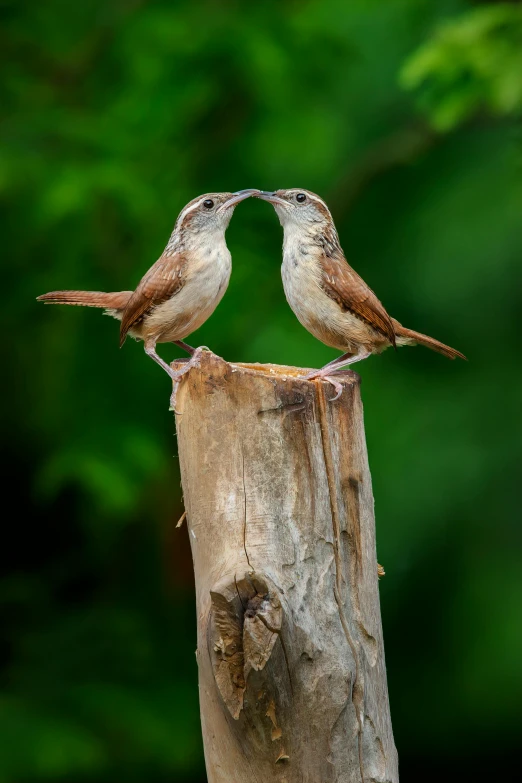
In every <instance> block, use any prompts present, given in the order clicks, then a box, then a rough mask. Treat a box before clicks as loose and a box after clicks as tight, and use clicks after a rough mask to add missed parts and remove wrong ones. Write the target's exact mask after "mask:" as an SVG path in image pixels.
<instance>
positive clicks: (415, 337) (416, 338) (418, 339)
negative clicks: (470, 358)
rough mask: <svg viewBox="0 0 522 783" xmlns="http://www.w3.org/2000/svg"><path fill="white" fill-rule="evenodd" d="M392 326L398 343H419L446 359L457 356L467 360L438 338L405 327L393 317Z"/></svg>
mask: <svg viewBox="0 0 522 783" xmlns="http://www.w3.org/2000/svg"><path fill="white" fill-rule="evenodd" d="M393 326H394V329H395V334H396V335H397V337H398V340H397V342H398V344H399V345H400V344H401V343H402V344H403V345H414V344H415V343H418V344H419V345H424V346H426V348H431V350H432V351H437V353H441V354H442V355H443V356H447V357H448V359H457V357H458V358H459V359H464V360H465V361H467V359H466V357H465V356H464V354H463V353H461V352H460V351H457V350H456V349H455V348H451V347H450V346H449V345H445V344H444V343H441V342H439V340H435V338H434V337H428V335H427V334H421V333H420V332H415V331H413V329H406V327H405V326H401V324H399V323H398V322H397V321H395V319H393Z"/></svg>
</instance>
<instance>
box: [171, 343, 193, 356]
mask: <svg viewBox="0 0 522 783" xmlns="http://www.w3.org/2000/svg"><path fill="white" fill-rule="evenodd" d="M174 345H177V346H178V348H183V350H184V351H186V352H187V353H189V354H190V355H191V356H192V355H193V354H194V351H195V350H196V349H195V348H193V347H192V346H191V345H189V344H188V343H184V342H183V340H174Z"/></svg>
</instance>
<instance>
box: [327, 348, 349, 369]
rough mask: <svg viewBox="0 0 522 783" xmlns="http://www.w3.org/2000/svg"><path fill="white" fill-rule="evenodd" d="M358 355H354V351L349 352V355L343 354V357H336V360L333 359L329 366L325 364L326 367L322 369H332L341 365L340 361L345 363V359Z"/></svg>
mask: <svg viewBox="0 0 522 783" xmlns="http://www.w3.org/2000/svg"><path fill="white" fill-rule="evenodd" d="M356 355H357V354H354V352H353V351H348V353H343V355H342V356H336V358H335V359H332V361H331V362H328V364H325V365H324V367H321V369H322V370H325V369H326V368H327V367H331V366H332V364H339V362H340V361H344V360H345V359H350V358H351V357H352V356H356Z"/></svg>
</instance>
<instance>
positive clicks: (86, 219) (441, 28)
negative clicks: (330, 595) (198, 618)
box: [0, 0, 522, 783]
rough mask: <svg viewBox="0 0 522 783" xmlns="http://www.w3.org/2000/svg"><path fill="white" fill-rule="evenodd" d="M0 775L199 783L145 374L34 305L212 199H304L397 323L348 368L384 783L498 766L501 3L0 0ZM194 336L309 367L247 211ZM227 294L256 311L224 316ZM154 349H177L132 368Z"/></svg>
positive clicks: (182, 537)
mask: <svg viewBox="0 0 522 783" xmlns="http://www.w3.org/2000/svg"><path fill="white" fill-rule="evenodd" d="M0 10H1V13H2V25H1V32H0V44H1V45H0V57H1V58H2V61H3V62H2V64H3V79H2V88H1V104H0V105H1V111H2V123H1V126H0V140H1V146H0V197H1V199H2V206H3V210H2V218H1V237H2V250H3V253H2V254H3V257H4V264H3V272H2V275H3V286H2V289H3V292H4V295H3V298H2V308H1V317H2V321H3V325H2V333H3V335H4V338H3V351H2V353H3V359H2V365H3V378H4V381H3V387H4V392H5V394H4V397H5V401H4V404H3V406H2V417H3V422H2V423H3V432H4V434H5V443H4V447H3V452H2V453H3V467H2V475H3V477H4V479H5V482H6V485H5V489H4V491H3V503H4V515H3V517H4V521H3V524H2V534H3V535H2V537H3V541H2V546H1V548H0V563H1V567H2V580H1V583H0V611H1V629H0V664H1V667H0V677H1V696H0V783H40V782H42V783H43V782H44V781H56V782H57V783H59V782H64V783H80V782H82V783H87V782H89V783H111V782H112V781H118V783H122V782H123V783H132V782H133V781H140V782H142V781H147V783H162V782H163V781H165V782H166V781H198V782H199V781H204V779H205V773H204V765H203V760H202V749H201V741H200V730H199V713H198V692H197V672H196V662H195V656H194V650H195V645H196V634H195V616H194V615H195V611H194V588H193V581H192V571H191V561H190V552H189V547H188V542H187V538H186V531H185V528H184V527H183V528H181V529H179V530H176V529H175V525H176V522H177V520H178V518H179V516H180V515H181V513H182V510H183V508H182V500H181V490H180V484H179V468H178V460H177V457H176V448H177V447H176V443H175V438H174V422H173V417H172V414H170V413H169V412H168V398H169V392H170V388H169V381H168V379H167V377H166V376H165V374H164V373H162V372H161V370H160V369H159V368H158V367H157V366H155V365H154V363H153V362H151V361H150V360H149V359H147V358H146V357H145V356H144V354H143V350H142V346H141V345H138V344H135V343H133V342H132V341H128V342H127V344H126V345H125V347H124V350H122V351H119V350H118V326H117V324H116V323H115V322H114V321H112V320H110V319H108V318H102V317H101V314H100V313H99V312H95V311H92V310H83V309H79V308H78V309H70V308H58V307H56V308H44V307H43V306H41V305H38V304H37V303H36V302H35V297H36V296H37V295H38V294H41V293H43V292H46V291H49V290H53V289H56V288H84V289H94V290H107V291H111V290H121V289H129V288H132V287H133V286H134V285H135V284H136V283H137V282H138V280H139V278H140V277H141V275H142V274H143V273H144V272H145V270H146V269H147V268H148V267H149V266H150V265H151V264H152V263H153V262H154V261H155V259H156V258H157V257H158V255H159V254H160V252H161V250H162V249H163V247H164V245H165V243H166V240H167V238H168V236H169V233H170V231H171V228H172V225H173V223H174V220H175V218H176V215H177V213H178V212H179V211H180V210H181V208H182V207H183V206H184V204H185V203H186V202H187V201H189V200H190V199H191V198H193V197H194V196H196V195H198V194H200V193H203V192H205V191H212V190H236V189H239V188H247V187H259V188H262V189H274V188H279V187H304V188H309V189H312V190H314V191H316V192H318V193H319V194H321V195H322V196H323V197H324V198H325V199H326V200H327V202H328V203H329V205H330V207H331V209H332V212H333V215H334V218H335V220H336V223H337V227H338V229H339V232H340V235H341V242H342V244H343V247H344V249H345V251H346V254H347V257H348V258H349V259H350V260H351V262H352V263H353V265H354V266H355V268H356V269H357V270H358V271H359V272H360V273H361V274H362V276H363V277H364V278H365V279H366V281H367V282H368V283H369V284H370V285H371V286H372V287H373V288H374V289H375V291H376V292H377V294H378V296H379V297H380V298H381V299H382V301H383V302H384V304H385V306H386V307H387V308H388V310H389V311H390V312H391V313H392V314H393V315H394V316H395V317H396V318H398V319H399V320H401V321H402V322H403V323H405V324H406V325H407V326H410V327H412V328H415V329H418V330H421V331H424V332H426V333H428V334H431V335H433V336H435V337H437V338H439V339H441V340H443V341H445V342H447V343H449V344H451V345H453V346H455V347H456V348H459V349H460V350H462V351H463V352H464V353H466V354H467V355H468V357H469V363H464V362H449V361H447V360H446V359H444V358H443V357H441V356H439V355H437V354H434V353H431V352H429V351H427V350H424V349H421V348H416V349H414V350H413V349H403V350H401V351H399V352H398V353H394V352H393V351H388V352H387V353H386V354H384V355H382V356H380V357H374V358H371V359H369V360H368V361H366V362H364V363H362V364H361V365H360V366H359V368H358V370H359V372H360V374H361V376H362V379H363V387H362V391H363V399H364V403H365V416H366V429H367V440H368V448H369V454H370V465H371V469H372V475H373V481H374V492H375V498H376V513H377V528H378V531H377V532H378V553H379V561H380V562H381V563H383V564H384V566H385V569H386V572H387V575H386V577H385V579H384V580H382V581H381V583H380V590H381V600H382V612H383V622H384V630H385V641H386V655H387V666H388V678H389V688H390V698H391V707H392V720H393V726H394V732H395V738H396V743H397V747H398V751H399V758H400V763H401V770H402V776H401V780H402V781H403V783H404V782H407V781H417V780H419V779H420V778H421V776H422V779H423V780H432V779H433V780H442V779H444V780H446V781H453V780H455V781H457V780H458V781H462V780H474V781H478V780H488V781H490V780H499V779H500V775H501V773H502V776H503V775H504V774H505V775H506V776H507V777H508V778H510V777H511V776H512V775H514V770H515V769H516V767H517V766H518V755H517V740H518V737H517V733H518V727H519V725H520V720H519V718H520V704H521V696H522V687H521V686H522V682H521V681H522V673H521V664H520V661H521V653H522V640H521V621H520V620H521V617H520V608H521V595H522V590H521V568H520V565H521V563H520V557H519V554H520V543H521V541H520V516H521V515H520V505H521V504H520V501H521V495H522V492H521V477H520V457H521V453H520V452H521V441H522V432H521V415H520V407H521V402H522V369H521V367H522V363H521V348H520V323H521V320H520V311H521V305H522V271H521V268H522V232H521V228H522V176H521V175H522V125H521V115H522V7H521V5H520V4H519V3H491V2H490V3H480V2H460V1H459V0H379V1H377V0H365V2H362V1H359V0H351V2H349V3H348V2H346V0H302V1H301V2H297V1H295V0H286V1H285V0H271V1H268V2H262V3H241V2H239V1H238V0H236V2H234V1H233V0H230V1H229V2H226V1H225V0H213V1H212V0H206V1H203V2H189V1H188V0H183V1H180V2H168V1H167V0H158V1H156V2H152V1H151V2H146V0H109V1H108V2H107V0H83V1H82V2H78V3H70V2H68V0H46V2H45V3H39V4H36V3H28V2H23V1H22V0H20V1H18V2H13V1H9V0H2V2H1V3H0ZM228 241H229V247H230V248H231V251H232V255H233V263H234V271H233V275H232V280H231V284H230V287H229V291H228V293H227V295H226V297H225V299H224V300H223V302H222V303H221V304H220V306H219V308H218V310H217V311H216V313H215V314H214V315H213V316H212V318H211V319H210V320H209V321H208V322H207V323H206V324H205V326H204V327H203V328H202V329H201V330H200V331H199V332H198V333H196V335H194V336H193V337H192V338H191V339H190V342H191V343H192V344H196V345H199V344H208V345H210V346H211V347H212V348H213V350H214V351H215V352H216V353H218V354H220V355H222V356H225V357H226V358H229V359H232V360H247V361H273V362H281V363H289V364H301V365H305V366H320V365H321V364H323V363H324V362H325V361H327V360H329V359H331V358H333V356H335V352H334V351H333V350H331V349H328V348H326V347H325V346H323V345H322V344H320V343H319V342H317V341H316V340H314V339H313V338H312V337H311V336H310V335H309V334H308V333H307V332H306V331H305V330H304V329H303V328H302V327H301V326H300V325H299V323H298V322H297V320H296V319H295V317H294V315H293V314H292V312H291V311H290V309H289V308H288V307H287V305H286V302H285V300H284V295H283V291H282V286H281V281H280V273H279V266H280V260H281V229H280V226H279V225H278V222H277V218H276V216H275V214H274V212H273V210H272V208H271V207H270V206H269V205H268V204H265V203H262V202H259V201H255V200H250V201H247V202H246V203H244V204H241V205H240V206H239V207H238V209H237V211H236V215H235V217H234V219H233V221H232V224H231V226H230V229H229V232H228ZM252 292H253V294H254V295H253V296H252V295H251V293H252ZM160 352H161V353H162V355H163V356H164V357H165V358H168V359H172V358H174V356H176V355H179V351H178V352H177V350H176V349H175V348H173V347H170V346H162V347H160Z"/></svg>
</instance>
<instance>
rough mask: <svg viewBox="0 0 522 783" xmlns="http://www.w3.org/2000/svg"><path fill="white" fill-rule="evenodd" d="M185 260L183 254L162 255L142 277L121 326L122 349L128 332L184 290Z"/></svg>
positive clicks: (126, 308) (124, 313) (128, 304)
mask: <svg viewBox="0 0 522 783" xmlns="http://www.w3.org/2000/svg"><path fill="white" fill-rule="evenodd" d="M184 269H185V258H184V256H183V255H182V254H181V253H176V254H175V255H173V256H166V255H162V256H160V258H158V260H157V261H156V263H155V264H154V265H153V266H151V268H150V269H149V271H148V272H147V274H146V275H145V276H144V277H142V279H141V280H140V282H139V284H138V287H137V288H136V290H135V291H134V292H133V294H132V296H131V297H130V299H129V301H128V302H127V306H126V307H125V310H124V311H123V316H122V319H121V326H120V347H121V346H122V345H123V343H124V342H125V338H126V336H127V332H128V331H129V329H131V328H132V326H134V325H135V324H136V323H138V322H139V321H140V320H141V319H142V318H143V316H144V315H146V314H147V313H148V312H149V311H150V310H151V309H152V308H153V307H155V306H156V305H159V304H162V302H166V301H167V299H170V298H171V296H173V295H174V294H175V293H177V292H178V291H179V290H180V289H181V288H183V285H184V282H185V279H184Z"/></svg>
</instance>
